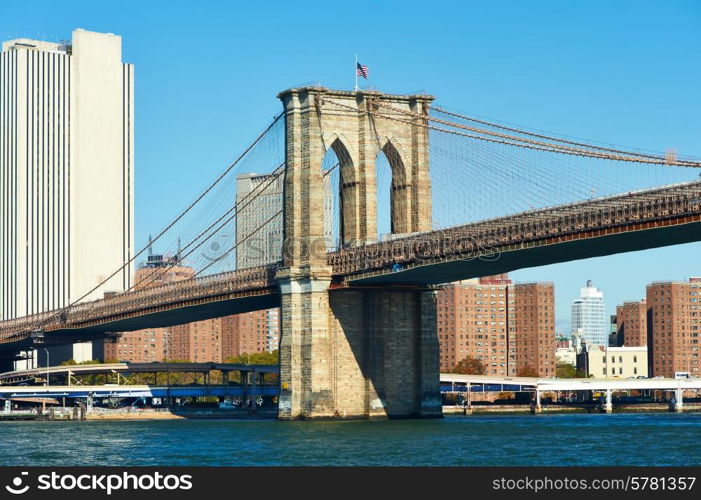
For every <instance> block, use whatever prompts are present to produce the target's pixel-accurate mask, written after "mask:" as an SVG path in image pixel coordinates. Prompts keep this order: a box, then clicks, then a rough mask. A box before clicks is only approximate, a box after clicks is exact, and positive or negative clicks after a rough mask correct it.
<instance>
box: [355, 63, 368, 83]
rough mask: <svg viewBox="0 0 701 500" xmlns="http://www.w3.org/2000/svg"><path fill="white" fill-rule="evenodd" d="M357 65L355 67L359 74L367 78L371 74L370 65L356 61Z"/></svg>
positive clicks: (356, 72)
mask: <svg viewBox="0 0 701 500" xmlns="http://www.w3.org/2000/svg"><path fill="white" fill-rule="evenodd" d="M355 66H356V67H355V74H356V75H358V76H362V77H363V78H365V79H366V80H367V78H368V75H370V71H369V70H368V67H367V66H364V65H362V64H360V63H356V65H355Z"/></svg>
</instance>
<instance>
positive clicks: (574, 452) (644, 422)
mask: <svg viewBox="0 0 701 500" xmlns="http://www.w3.org/2000/svg"><path fill="white" fill-rule="evenodd" d="M700 440H701V414H672V413H669V414H667V413H658V414H613V415H605V414H576V415H519V416H469V417H463V416H459V417H446V418H444V419H438V420H397V421H373V422H367V421H361V422H309V421H307V422H277V421H274V420H173V421H126V422H99V421H98V422H95V421H79V422H75V421H73V422H71V421H69V422H0V465H44V466H59V465H113V466H129V465H174V466H175V465H181V466H221V465H232V466H235V465H390V466H394V465H447V466H450V465H504V466H506V465H512V466H519V465H521V466H525V465H650V466H652V465H689V466H698V465H701V445H699V442H700Z"/></svg>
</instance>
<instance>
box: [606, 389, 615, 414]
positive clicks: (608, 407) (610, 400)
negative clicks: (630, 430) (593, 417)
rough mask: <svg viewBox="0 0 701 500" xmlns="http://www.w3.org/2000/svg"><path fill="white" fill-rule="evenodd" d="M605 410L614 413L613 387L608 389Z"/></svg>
mask: <svg viewBox="0 0 701 500" xmlns="http://www.w3.org/2000/svg"><path fill="white" fill-rule="evenodd" d="M604 412H606V413H613V396H612V394H611V389H606V403H605V404H604Z"/></svg>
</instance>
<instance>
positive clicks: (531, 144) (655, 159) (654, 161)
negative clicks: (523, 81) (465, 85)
mask: <svg viewBox="0 0 701 500" xmlns="http://www.w3.org/2000/svg"><path fill="white" fill-rule="evenodd" d="M324 102H325V103H328V104H332V105H334V106H338V107H341V108H345V109H348V110H354V111H356V112H357V108H353V107H352V106H348V105H345V104H341V103H339V102H335V101H331V100H326V101H324ZM377 106H378V107H382V108H389V109H390V110H391V111H393V112H395V113H396V114H399V115H406V116H408V117H411V118H412V120H410V119H402V118H398V117H397V116H395V115H392V114H389V113H382V112H380V111H377V110H372V109H365V112H367V113H368V114H371V115H374V116H377V117H380V118H384V119H387V120H393V121H397V122H399V123H404V124H411V125H416V126H419V127H424V128H427V129H429V130H435V131H437V132H443V133H447V134H453V135H457V136H462V137H468V138H470V139H477V140H480V141H487V142H492V143H496V144H502V145H507V146H516V147H521V148H526V149H533V150H536V151H545V152H550V153H560V154H569V155H573V156H582V157H590V158H598V159H605V160H614V161H625V162H632V163H645V164H651V165H667V166H678V167H691V168H701V162H696V161H679V160H672V159H670V158H665V157H662V156H654V155H645V154H642V153H636V152H625V155H624V156H621V155H616V154H609V153H606V152H604V151H602V152H598V151H592V150H590V149H580V148H574V147H570V146H565V145H562V144H553V143H547V142H542V141H534V140H531V139H527V138H523V137H517V136H511V135H508V134H501V133H498V132H494V131H490V130H485V129H480V128H476V127H470V126H468V125H463V124H460V123H455V122H450V121H447V120H441V119H439V118H434V117H431V116H430V115H422V114H417V113H412V112H410V111H406V110H403V109H398V108H394V107H393V106H388V105H385V104H381V103H377ZM416 119H419V120H421V121H416ZM427 121H435V122H437V123H440V124H443V125H446V126H448V127H453V128H458V129H464V130H469V131H472V132H475V133H476V134H484V135H487V136H492V137H485V136H484V135H475V134H470V133H465V132H461V131H459V130H450V129H446V128H441V127H437V126H435V125H431V124H428V123H422V122H427ZM494 137H497V138H494ZM588 147H589V146H588ZM591 149H600V147H599V146H591Z"/></svg>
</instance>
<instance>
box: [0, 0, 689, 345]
mask: <svg viewBox="0 0 701 500" xmlns="http://www.w3.org/2000/svg"><path fill="white" fill-rule="evenodd" d="M318 5H319V6H321V5H323V8H316V7H315V3H314V2H311V4H310V5H309V8H308V16H309V19H308V22H309V23H310V24H313V25H314V26H315V29H314V30H311V31H309V32H308V33H300V34H299V36H296V37H293V38H291V39H289V40H287V39H286V43H284V44H280V43H279V41H280V33H282V32H283V31H284V30H285V29H287V28H288V26H289V13H288V12H286V11H285V9H271V8H270V7H269V6H268V5H262V4H236V5H234V4H225V3H222V4H220V5H216V6H214V5H213V6H210V8H208V9H193V8H190V6H188V5H187V4H177V3H171V2H149V3H147V4H141V3H137V2H131V3H130V2H122V3H120V4H119V5H117V4H96V3H93V2H87V1H76V2H74V4H73V8H71V9H66V8H65V6H63V5H61V4H57V3H55V2H48V1H42V0H39V1H36V2H32V3H31V4H26V3H25V4H21V3H10V4H7V5H3V7H2V12H3V15H2V18H3V23H2V27H1V28H0V30H1V31H0V36H2V37H3V39H12V38H16V37H28V38H38V39H45V40H53V41H59V40H61V39H65V38H68V37H69V36H70V33H71V32H72V31H73V29H75V28H79V27H82V28H85V29H89V30H94V31H101V32H113V33H116V34H118V35H120V36H122V39H123V60H124V61H126V62H129V63H134V64H135V67H136V68H138V69H137V71H136V75H135V88H136V90H135V96H136V104H135V114H136V118H135V122H136V123H135V158H136V160H135V197H136V199H135V212H136V221H135V223H136V230H135V240H136V245H135V247H136V248H137V249H140V248H141V247H142V246H144V245H145V244H146V242H147V239H148V234H149V233H152V234H157V233H158V231H159V229H160V228H162V227H164V226H165V225H166V223H167V222H168V221H169V220H170V219H172V218H173V216H174V215H175V214H177V213H178V212H179V211H180V210H181V209H182V207H184V206H186V204H187V203H188V202H189V201H191V200H192V198H193V196H194V195H195V193H196V192H197V191H199V190H201V189H202V188H204V187H205V186H206V185H207V184H208V183H209V182H210V181H211V180H212V179H213V178H215V177H216V175H218V174H219V173H220V172H221V171H222V169H223V168H224V167H225V166H226V164H227V163H228V162H229V161H230V160H231V159H232V158H234V157H235V156H236V154H238V153H239V152H240V151H241V150H242V148H243V147H244V145H245V144H246V143H248V142H249V141H250V139H251V138H252V135H254V134H255V133H256V131H257V130H260V129H262V128H263V127H264V126H265V124H266V123H267V122H269V120H270V118H271V117H272V116H274V115H275V114H277V113H279V112H280V109H281V108H280V103H279V102H278V100H277V99H276V98H275V95H276V94H277V93H278V92H279V91H281V90H283V89H285V88H288V87H291V86H295V85H299V84H302V83H305V82H307V83H308V82H314V83H316V82H317V81H321V83H322V84H324V85H327V86H329V87H335V88H347V89H350V88H352V86H353V84H354V70H355V66H354V64H355V62H354V56H355V53H358V54H359V56H360V59H361V60H362V62H363V64H367V65H368V66H369V67H370V69H371V73H370V74H371V77H370V79H369V81H368V82H367V83H369V84H370V85H372V86H374V87H376V88H378V89H380V90H383V91H388V92H398V93H410V92H415V91H420V90H423V89H426V90H427V91H429V92H431V93H433V94H435V95H436V96H437V98H438V101H437V102H438V103H447V104H450V105H451V106H453V107H454V108H456V109H460V110H464V111H467V112H470V113H471V114H473V115H478V116H487V117H490V118H495V119H498V120H503V121H508V122H510V123H514V124H520V125H525V126H528V127H531V128H534V129H541V130H548V131H555V132H562V133H567V134H569V135H570V136H575V137H586V138H591V139H596V140H601V141H607V142H612V143H616V144H625V145H629V146H633V147H639V148H642V149H648V150H655V151H665V150H667V149H669V148H674V149H676V150H677V151H678V153H679V154H680V155H693V156H700V155H701V144H700V143H699V137H701V122H699V120H698V119H697V117H698V116H699V115H701V100H699V98H698V89H699V88H700V87H701V68H699V67H698V65H695V64H692V63H691V62H692V61H691V59H690V58H691V57H693V56H692V55H693V54H695V53H696V52H697V50H694V49H698V48H699V47H701V32H700V31H699V30H698V29H697V27H698V23H699V21H700V20H701V5H699V4H698V3H695V2H679V3H675V4H673V5H663V4H646V5H645V8H641V7H640V3H639V2H633V1H621V2H616V3H615V4H611V3H609V2H603V1H600V2H589V3H587V4H586V5H577V4H562V3H560V2H542V3H538V4H525V3H522V2H505V3H500V4H498V5H497V4H474V3H470V4H455V5H452V6H451V8H450V9H451V13H450V15H449V16H446V15H443V18H442V23H441V24H435V25H434V24H429V25H427V26H422V28H421V31H420V37H419V36H417V34H416V32H414V31H411V30H406V29H405V28H406V26H408V25H411V24H412V23H414V22H415V16H416V11H417V8H420V9H423V8H425V6H424V4H419V3H414V4H413V5H414V6H415V7H416V8H412V3H411V2H408V3H403V4H402V9H397V8H396V6H395V5H392V3H391V2H387V3H386V4H385V3H377V2H368V1H359V2H356V3H355V4H354V6H355V8H356V9H357V10H358V11H359V12H362V11H367V10H368V9H370V10H372V12H373V14H374V15H373V16H372V17H371V18H369V19H365V20H364V22H363V23H353V22H347V23H340V22H331V21H332V20H337V19H338V18H339V16H342V15H346V12H345V10H342V9H344V8H343V7H341V6H334V5H332V4H331V5H330V4H328V3H325V4H321V3H319V4H318ZM601 12H606V15H605V16H602V15H601ZM137 17H138V18H139V19H141V20H142V21H141V22H134V19H135V18H137ZM163 19H167V22H164V23H160V24H159V26H158V29H157V30H156V31H154V23H153V22H154V21H155V20H163ZM235 19H246V22H245V23H237V25H236V29H231V21H232V20H235ZM467 24H469V26H470V29H464V28H465V26H466V25H467ZM592 26H595V27H596V29H594V30H593V29H591V27H592ZM319 40H324V44H322V45H319ZM486 40H489V43H485V41H486ZM204 44H206V48H207V50H206V51H203V50H202V49H203V46H204ZM253 46H255V47H256V51H255V54H254V55H253V54H252V53H251V51H250V47H253ZM623 61H625V64H622V62H623ZM662 62H663V64H662ZM185 67H187V71H185V70H184V68H185ZM665 68H684V74H683V78H681V77H680V76H679V73H678V72H675V71H666V70H665ZM193 89H197V91H196V92H194V91H193ZM641 168H644V167H641ZM698 255H701V243H694V244H687V245H679V246H674V247H669V248H659V249H655V250H647V251H642V252H635V253H628V254H621V255H612V256H608V257H600V258H595V259H586V260H581V261H576V262H571V263H564V264H556V265H551V266H545V267H541V268H534V269H523V270H518V271H513V272H511V273H510V275H511V276H512V278H513V279H514V280H515V281H518V282H530V281H552V282H553V283H555V294H556V295H555V307H556V320H557V328H556V330H557V332H558V333H568V332H569V330H570V324H569V323H570V312H569V308H570V305H571V302H572V300H574V298H576V297H577V295H578V293H579V288H580V286H581V284H582V283H584V282H586V280H587V279H592V280H593V281H594V283H595V284H596V285H597V286H598V287H599V288H600V289H602V290H603V291H604V293H605V294H606V306H607V307H606V313H607V314H608V315H610V314H614V313H615V307H616V305H617V304H620V303H623V302H625V301H631V300H640V299H642V298H643V297H644V296H645V285H647V284H648V283H651V282H654V281H667V280H680V281H681V280H684V279H687V278H689V277H691V276H695V275H701V266H700V265H699V264H698Z"/></svg>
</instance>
